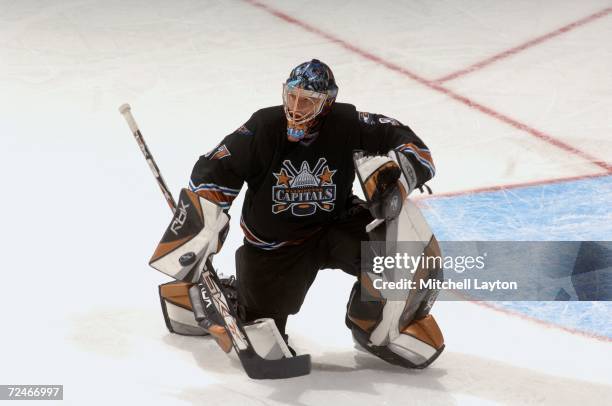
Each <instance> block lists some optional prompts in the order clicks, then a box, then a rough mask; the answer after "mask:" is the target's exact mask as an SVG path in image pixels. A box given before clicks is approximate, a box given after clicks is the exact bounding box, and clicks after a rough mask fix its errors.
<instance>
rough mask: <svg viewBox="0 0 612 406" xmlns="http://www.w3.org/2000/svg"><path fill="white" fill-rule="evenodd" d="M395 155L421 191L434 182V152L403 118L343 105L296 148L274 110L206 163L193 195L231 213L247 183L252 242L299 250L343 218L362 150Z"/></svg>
mask: <svg viewBox="0 0 612 406" xmlns="http://www.w3.org/2000/svg"><path fill="white" fill-rule="evenodd" d="M392 149H396V150H398V151H401V152H403V153H404V154H405V155H406V156H407V157H408V159H409V160H410V161H411V163H412V165H413V166H414V168H415V172H416V175H417V186H420V185H422V184H424V183H425V182H426V181H428V180H429V179H431V178H432V177H433V175H434V173H435V169H434V165H433V161H432V159H431V154H430V153H429V150H428V149H427V147H426V146H425V144H424V143H423V141H421V139H420V138H419V137H417V136H416V135H415V134H414V132H413V131H412V130H411V129H410V128H409V127H407V126H405V125H402V124H401V123H400V122H398V121H397V120H395V119H392V118H389V117H386V116H383V115H379V114H370V113H364V112H358V111H357V110H356V109H355V107H354V106H352V105H350V104H344V103H335V104H334V105H333V107H332V109H331V111H330V112H329V114H328V115H327V116H326V117H325V119H324V121H323V123H322V125H321V128H320V129H319V134H318V135H317V136H316V137H315V138H314V139H313V140H310V141H309V142H308V143H305V142H291V141H289V140H288V139H287V121H286V118H285V113H284V110H283V107H282V106H275V107H269V108H265V109H262V110H259V111H257V112H256V113H255V114H253V115H252V116H251V118H250V119H249V121H247V122H246V123H245V124H244V125H243V126H241V127H240V128H238V129H237V130H236V131H234V132H233V133H231V134H230V135H228V136H227V137H225V138H224V139H223V141H221V143H220V144H219V145H218V146H217V147H215V148H214V149H213V150H212V151H211V152H209V153H208V154H206V155H203V156H201V157H200V159H199V160H198V162H197V163H196V164H195V166H194V168H193V172H192V174H191V181H190V188H191V189H192V190H193V191H196V192H197V193H198V194H200V195H201V196H203V197H205V198H206V199H209V200H211V201H213V202H215V203H217V204H219V205H220V206H222V207H224V208H229V207H230V205H231V203H232V201H233V200H234V199H235V197H236V196H237V195H238V193H239V191H240V189H241V187H242V185H243V183H244V182H246V183H247V186H248V190H247V192H246V196H245V200H244V205H243V207H242V218H241V222H240V223H241V226H242V229H243V231H244V233H245V240H246V242H247V243H249V244H251V245H254V246H256V247H259V248H262V249H275V248H278V247H281V246H283V245H288V244H298V243H300V241H303V240H304V239H305V238H308V237H309V236H310V235H312V234H313V233H315V232H316V231H317V230H319V229H320V228H321V227H324V226H325V225H327V224H329V223H330V222H333V221H334V220H335V219H338V218H340V217H341V216H342V214H343V213H344V211H345V210H346V209H347V204H348V201H349V199H350V197H351V196H352V186H353V181H354V179H355V168H354V165H353V151H354V150H364V151H366V152H367V153H370V154H387V153H388V152H389V151H390V150H392Z"/></svg>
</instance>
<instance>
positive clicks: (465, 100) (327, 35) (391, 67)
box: [243, 0, 612, 172]
mask: <svg viewBox="0 0 612 406" xmlns="http://www.w3.org/2000/svg"><path fill="white" fill-rule="evenodd" d="M243 1H244V2H246V3H248V4H250V5H252V6H255V7H257V8H260V9H262V10H264V11H266V12H267V13H269V14H272V15H274V16H275V17H278V18H280V19H282V20H283V21H286V22H288V23H290V24H293V25H297V26H299V27H301V28H303V29H304V30H306V31H309V32H312V33H313V34H316V35H318V36H320V37H323V38H325V39H327V40H329V41H331V42H334V43H336V44H338V45H340V46H341V47H343V48H345V49H347V50H349V51H351V52H353V53H355V54H357V55H360V56H361V57H363V58H364V59H367V60H369V61H372V62H375V63H377V64H379V65H382V66H384V67H386V68H387V69H389V70H392V71H394V72H397V73H399V74H401V75H403V76H406V77H409V78H410V79H412V80H414V81H416V82H418V83H420V84H422V85H423V86H426V87H428V88H430V89H432V90H435V91H437V92H440V93H443V94H445V95H446V96H448V97H450V98H452V99H453V100H455V101H458V102H460V103H462V104H464V105H466V106H468V107H470V108H472V109H474V110H477V111H480V112H481V113H483V114H485V115H487V116H490V117H493V118H495V119H497V120H499V121H501V122H503V123H506V124H507V125H510V126H512V127H514V128H516V129H518V130H521V131H523V132H525V133H527V134H529V135H531V136H533V137H536V138H539V139H541V140H543V141H545V142H547V143H548V144H551V145H554V146H555V147H557V148H559V149H562V150H564V151H566V152H569V153H570V154H573V155H576V156H578V157H580V158H582V159H585V160H587V161H588V162H590V163H592V164H593V165H596V166H599V167H600V168H603V169H605V170H606V172H609V171H612V164H609V163H607V162H605V161H603V160H601V159H598V158H596V157H594V156H592V155H590V154H588V153H586V152H584V151H581V150H579V149H578V148H576V147H573V146H572V145H569V144H567V143H565V142H563V141H560V140H558V139H556V138H553V137H552V136H550V135H548V134H545V133H544V132H542V131H540V130H537V129H535V128H532V127H530V126H528V125H527V124H524V123H521V122H519V121H518V120H515V119H513V118H511V117H509V116H506V115H504V114H502V113H500V112H497V111H495V110H493V109H492V108H490V107H487V106H485V105H483V104H480V103H478V102H476V101H474V100H471V99H469V98H467V97H465V96H461V95H460V94H458V93H455V92H453V91H452V90H450V89H447V88H445V87H443V86H442V85H440V84H437V83H435V82H433V81H430V80H427V79H425V78H423V77H421V76H419V75H417V74H416V73H414V72H411V71H409V70H408V69H406V68H403V67H401V66H399V65H397V64H395V63H393V62H390V61H387V60H385V59H383V58H381V57H379V56H377V55H374V54H373V53H371V52H368V51H366V50H364V49H361V48H359V47H357V46H356V45H353V44H350V43H348V42H346V41H344V40H342V39H340V38H338V37H336V36H335V35H332V34H330V33H327V32H325V31H323V30H321V29H319V28H316V27H314V26H312V25H310V24H308V23H306V22H304V21H301V20H298V19H297V18H295V17H292V16H290V15H288V14H285V13H283V12H282V11H280V10H277V9H275V8H273V7H270V6H268V5H266V4H263V3H260V2H259V1H257V0H243ZM607 10H609V9H607Z"/></svg>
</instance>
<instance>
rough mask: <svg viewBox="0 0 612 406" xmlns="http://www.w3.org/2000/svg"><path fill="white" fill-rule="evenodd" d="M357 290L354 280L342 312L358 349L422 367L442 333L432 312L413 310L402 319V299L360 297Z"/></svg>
mask: <svg viewBox="0 0 612 406" xmlns="http://www.w3.org/2000/svg"><path fill="white" fill-rule="evenodd" d="M360 290H361V287H360V284H359V282H357V283H355V285H354V286H353V290H352V291H351V295H350V298H349V302H348V304H347V313H346V325H347V327H348V328H349V329H350V330H351V333H352V335H353V339H354V341H355V343H356V345H357V346H358V347H359V349H363V350H365V351H367V352H370V353H372V354H373V355H376V356H377V357H379V358H381V359H383V360H385V361H387V362H389V363H391V364H395V365H400V366H403V367H407V368H425V367H427V366H428V365H430V364H431V363H432V362H433V361H434V360H435V359H436V358H437V357H438V356H439V355H440V354H441V353H442V351H443V350H444V337H443V335H442V331H441V330H440V328H439V327H438V324H437V322H436V320H435V318H434V317H433V316H432V315H430V314H424V313H423V312H417V313H416V314H417V315H418V317H419V318H413V319H411V320H405V321H403V320H402V316H403V310H405V303H404V302H397V301H396V302H392V301H386V300H384V299H382V298H379V300H375V299H376V298H369V299H373V300H372V301H367V300H361V292H360Z"/></svg>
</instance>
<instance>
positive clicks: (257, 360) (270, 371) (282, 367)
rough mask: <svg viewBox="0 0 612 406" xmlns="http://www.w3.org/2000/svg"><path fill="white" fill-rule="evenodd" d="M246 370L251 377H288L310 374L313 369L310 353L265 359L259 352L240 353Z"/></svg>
mask: <svg viewBox="0 0 612 406" xmlns="http://www.w3.org/2000/svg"><path fill="white" fill-rule="evenodd" d="M238 356H239V357H240V362H241V363H242V366H243V367H244V370H245V372H246V373H247V375H248V376H249V378H251V379H286V378H294V377H297V376H303V375H308V374H309V373H310V369H311V362H310V355H309V354H304V355H298V356H296V357H291V358H281V359H275V360H269V359H263V358H261V357H259V356H258V355H257V354H245V353H244V352H241V353H240V354H239V355H238Z"/></svg>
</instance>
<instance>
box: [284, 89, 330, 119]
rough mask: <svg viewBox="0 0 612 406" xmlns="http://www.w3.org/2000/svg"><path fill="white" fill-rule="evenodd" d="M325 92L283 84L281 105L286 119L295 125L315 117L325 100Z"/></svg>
mask: <svg viewBox="0 0 612 406" xmlns="http://www.w3.org/2000/svg"><path fill="white" fill-rule="evenodd" d="M327 98H328V96H327V94H325V93H319V92H315V91H312V90H305V89H302V88H301V87H295V86H290V85H287V84H286V83H285V84H283V105H284V106H285V115H286V116H287V121H289V122H291V123H293V124H294V125H296V126H299V125H301V124H305V123H307V122H308V121H311V120H313V119H314V118H316V117H317V116H318V115H319V113H321V110H323V106H324V105H325V102H326V101H327Z"/></svg>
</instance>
